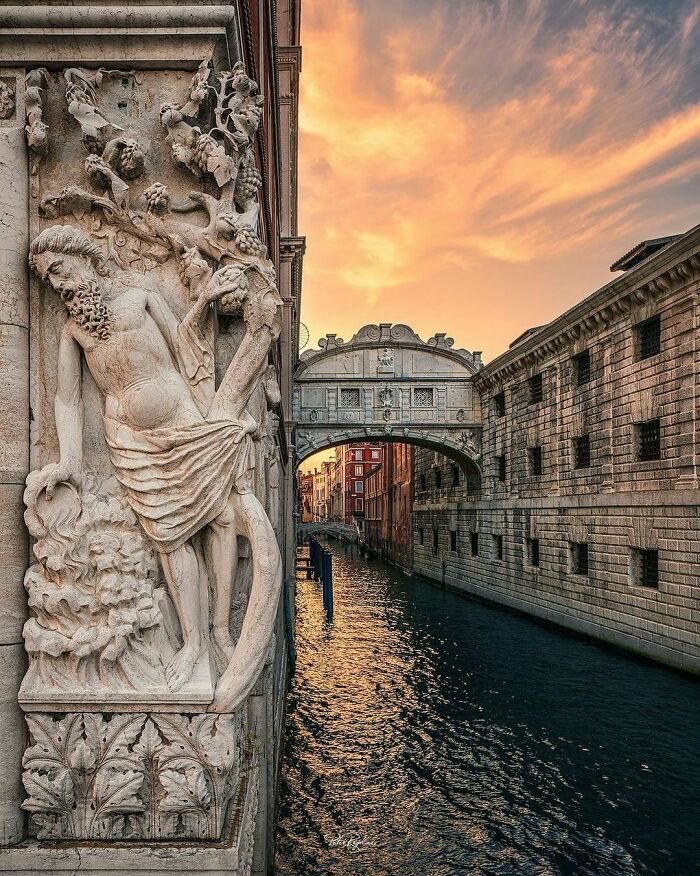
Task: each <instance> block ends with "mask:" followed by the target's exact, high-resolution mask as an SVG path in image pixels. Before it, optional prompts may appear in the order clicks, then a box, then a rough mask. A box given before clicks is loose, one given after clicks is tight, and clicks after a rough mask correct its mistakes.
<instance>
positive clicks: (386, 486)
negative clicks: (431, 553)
mask: <svg viewBox="0 0 700 876" xmlns="http://www.w3.org/2000/svg"><path fill="white" fill-rule="evenodd" d="M412 511H413V447H412V446H411V445H410V444H399V443H391V444H387V445H386V447H385V448H384V461H383V462H382V463H380V464H379V465H376V466H374V467H372V468H370V469H369V470H368V472H367V473H366V474H365V524H364V533H365V540H366V542H367V544H368V546H369V547H370V548H372V549H373V550H376V551H377V552H378V553H380V554H381V555H382V556H384V557H386V558H387V559H389V560H391V562H393V563H396V564H397V565H399V566H402V567H403V568H406V569H409V568H410V567H411V557H412V550H411V548H412V523H411V515H412Z"/></svg>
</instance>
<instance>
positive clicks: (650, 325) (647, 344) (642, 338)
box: [634, 314, 661, 359]
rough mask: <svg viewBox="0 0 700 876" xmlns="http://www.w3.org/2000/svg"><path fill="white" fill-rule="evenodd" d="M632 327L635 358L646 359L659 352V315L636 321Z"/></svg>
mask: <svg viewBox="0 0 700 876" xmlns="http://www.w3.org/2000/svg"><path fill="white" fill-rule="evenodd" d="M634 329H635V336H636V347H637V359H648V358H649V357H650V356H656V354H657V353H660V352H661V317H660V316H659V315H658V314H657V315H656V316H652V317H651V319H645V320H644V322H640V323H637V325H636V326H635V327H634Z"/></svg>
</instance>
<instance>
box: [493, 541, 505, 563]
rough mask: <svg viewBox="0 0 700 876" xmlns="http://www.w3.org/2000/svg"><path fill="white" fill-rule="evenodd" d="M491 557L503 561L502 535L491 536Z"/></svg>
mask: <svg viewBox="0 0 700 876" xmlns="http://www.w3.org/2000/svg"><path fill="white" fill-rule="evenodd" d="M493 556H494V559H496V560H502V559H503V536H502V535H494V536H493Z"/></svg>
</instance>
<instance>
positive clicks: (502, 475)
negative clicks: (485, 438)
mask: <svg viewBox="0 0 700 876" xmlns="http://www.w3.org/2000/svg"><path fill="white" fill-rule="evenodd" d="M496 469H497V472H498V480H499V481H500V482H501V483H504V482H505V479H506V458H505V456H497V457H496Z"/></svg>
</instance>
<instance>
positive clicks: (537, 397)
mask: <svg viewBox="0 0 700 876" xmlns="http://www.w3.org/2000/svg"><path fill="white" fill-rule="evenodd" d="M527 384H528V387H529V390H530V404H531V405H536V404H539V403H540V402H541V401H542V375H541V374H533V375H532V377H530V378H529V380H528V381H527Z"/></svg>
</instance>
